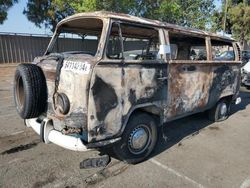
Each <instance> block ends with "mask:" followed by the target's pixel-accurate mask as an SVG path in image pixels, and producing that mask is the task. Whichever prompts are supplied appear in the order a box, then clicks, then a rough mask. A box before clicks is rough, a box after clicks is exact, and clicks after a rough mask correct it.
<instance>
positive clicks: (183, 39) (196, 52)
mask: <svg viewBox="0 0 250 188" xmlns="http://www.w3.org/2000/svg"><path fill="white" fill-rule="evenodd" d="M169 40H170V48H171V59H173V60H193V61H202V60H207V52H206V41H205V38H202V37H194V36H190V35H185V34H181V33H173V32H169Z"/></svg>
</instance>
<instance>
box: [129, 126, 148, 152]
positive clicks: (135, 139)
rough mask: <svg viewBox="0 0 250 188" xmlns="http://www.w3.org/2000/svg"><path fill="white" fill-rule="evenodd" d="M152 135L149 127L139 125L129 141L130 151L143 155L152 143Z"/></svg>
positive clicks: (132, 132)
mask: <svg viewBox="0 0 250 188" xmlns="http://www.w3.org/2000/svg"><path fill="white" fill-rule="evenodd" d="M151 138H152V134H151V131H150V129H149V127H148V126H146V125H143V124H142V125H139V126H137V127H136V128H134V129H133V130H132V131H131V133H130V135H129V139H128V149H129V151H130V152H131V153H133V154H135V155H139V154H141V153H143V152H144V151H145V150H146V149H147V148H148V146H149V144H150V142H151Z"/></svg>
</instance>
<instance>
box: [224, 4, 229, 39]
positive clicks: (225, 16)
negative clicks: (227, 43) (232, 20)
mask: <svg viewBox="0 0 250 188" xmlns="http://www.w3.org/2000/svg"><path fill="white" fill-rule="evenodd" d="M225 1H226V2H225V14H224V25H223V35H225V33H226V21H227V1H228V0H225Z"/></svg>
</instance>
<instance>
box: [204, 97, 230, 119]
mask: <svg viewBox="0 0 250 188" xmlns="http://www.w3.org/2000/svg"><path fill="white" fill-rule="evenodd" d="M230 104H231V101H228V100H225V99H222V100H220V101H219V102H218V103H217V104H216V105H215V106H214V107H213V108H212V109H210V110H209V111H208V119H209V120H211V121H214V122H219V121H224V120H226V119H227V118H228V117H229V114H230Z"/></svg>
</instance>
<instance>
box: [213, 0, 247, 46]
mask: <svg viewBox="0 0 250 188" xmlns="http://www.w3.org/2000/svg"><path fill="white" fill-rule="evenodd" d="M222 7H223V8H222V10H221V11H219V10H217V11H215V13H214V16H213V19H212V20H213V26H212V28H213V31H220V30H224V29H225V32H226V33H228V34H232V35H233V36H234V37H235V38H236V39H238V40H239V41H240V42H241V44H242V45H243V44H244V41H248V42H249V43H250V0H227V2H226V0H225V1H223V2H222ZM224 25H225V28H224ZM243 48H244V47H243Z"/></svg>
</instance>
